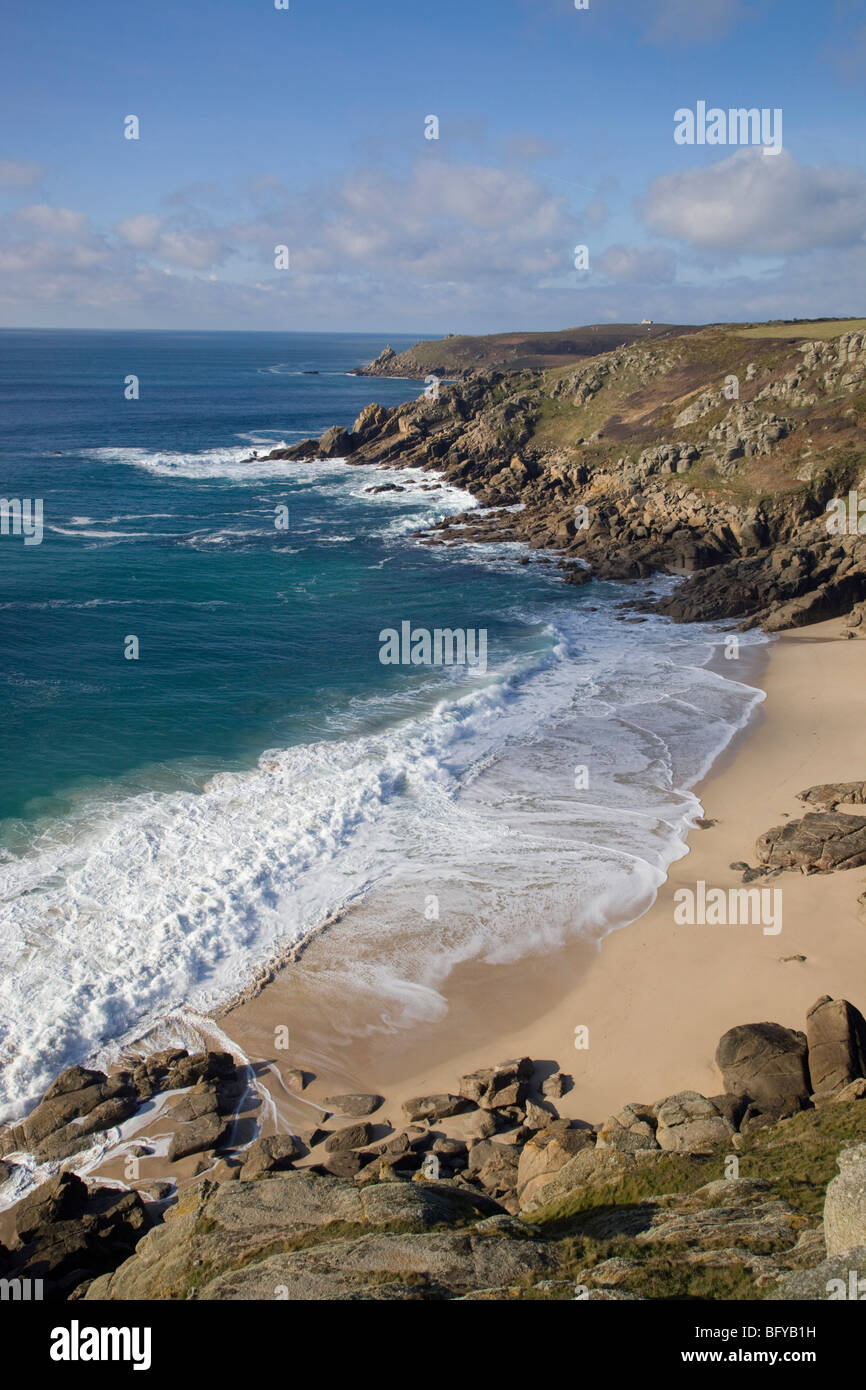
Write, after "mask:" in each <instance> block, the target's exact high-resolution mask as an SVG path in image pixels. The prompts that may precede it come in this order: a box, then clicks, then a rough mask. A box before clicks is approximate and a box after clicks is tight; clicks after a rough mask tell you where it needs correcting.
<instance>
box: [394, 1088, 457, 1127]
mask: <svg viewBox="0 0 866 1390" xmlns="http://www.w3.org/2000/svg"><path fill="white" fill-rule="evenodd" d="M468 1108H469V1107H468V1105H467V1103H466V1101H465V1100H464V1099H463V1097H462V1096H452V1095H449V1094H447V1093H439V1094H436V1095H432V1096H413V1097H412V1098H411V1099H410V1100H406V1101H404V1102H403V1114H404V1115H405V1116H406V1119H407V1120H409V1121H410V1122H411V1123H413V1124H414V1123H416V1122H417V1121H418V1120H445V1119H447V1118H448V1117H449V1115H457V1114H459V1113H460V1111H461V1110H467V1109H468Z"/></svg>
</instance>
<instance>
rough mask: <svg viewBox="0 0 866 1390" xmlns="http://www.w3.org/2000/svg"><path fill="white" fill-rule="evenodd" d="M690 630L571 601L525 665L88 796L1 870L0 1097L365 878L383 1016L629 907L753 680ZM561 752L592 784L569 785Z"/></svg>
mask: <svg viewBox="0 0 866 1390" xmlns="http://www.w3.org/2000/svg"><path fill="white" fill-rule="evenodd" d="M708 651H709V647H708V645H707V638H706V637H705V636H703V635H702V634H700V633H699V632H695V631H692V632H690V633H689V634H688V636H684V635H679V634H677V635H671V630H670V629H669V628H668V627H667V626H666V625H664V624H663V623H662V622H661V620H657V619H656V620H650V622H649V623H647V624H642V625H641V626H640V627H639V628H635V627H632V626H631V625H624V624H617V623H615V622H614V621H613V619H612V616H611V614H610V613H609V612H604V611H602V612H601V613H594V614H589V613H587V612H581V610H580V608H579V606H574V607H572V608H570V609H564V610H563V613H562V615H561V618H558V619H557V627H556V630H555V631H554V630H551V632H550V635H549V640H548V647H547V650H546V653H543V654H541V655H536V657H535V658H533V664H532V665H531V666H530V668H529V669H528V670H524V671H522V672H520V671H519V670H518V668H517V666H516V664H512V666H511V667H510V668H508V669H500V670H498V671H494V670H491V672H490V673H489V675H488V677H487V679H486V683H485V682H483V681H482V680H481V679H480V678H479V677H477V676H476V679H475V682H474V685H471V686H467V685H464V686H463V690H465V691H466V693H461V691H460V689H455V691H454V695H453V697H452V698H448V699H440V700H439V701H438V703H436V704H435V705H431V702H430V699H429V698H428V699H427V700H426V702H425V700H424V698H423V696H422V694H421V693H419V692H418V691H417V690H415V691H413V692H412V693H408V692H407V693H406V694H405V695H401V696H397V697H394V700H393V702H390V703H389V702H387V701H383V700H381V699H380V700H379V701H378V702H377V701H374V702H373V703H372V705H371V710H370V715H371V718H370V721H369V724H370V726H372V724H373V722H374V720H373V715H374V714H375V724H376V726H377V727H381V725H382V720H383V717H387V716H388V715H389V714H390V716H391V721H392V722H391V724H390V726H389V727H387V728H386V729H385V730H384V731H382V732H377V733H374V734H358V732H357V730H358V726H359V719H358V716H359V714H360V713H361V711H359V710H358V709H355V710H354V711H353V712H352V713H353V715H354V717H355V722H354V732H353V733H351V734H348V735H347V736H344V737H335V738H334V739H333V740H332V741H328V742H319V743H315V744H308V745H304V746H300V747H296V748H290V749H285V750H274V751H271V752H268V753H266V754H264V755H263V756H262V757H261V759H260V761H259V764H258V766H257V767H256V768H255V769H254V770H251V771H249V772H245V773H233V774H220V775H219V776H216V777H214V778H213V779H212V780H211V781H210V782H209V783H208V784H207V785H206V787H205V789H204V790H203V791H201V792H199V793H193V792H171V793H165V792H162V793H157V792H148V793H142V794H137V795H134V796H131V797H127V798H126V799H125V800H124V801H123V802H122V803H120V804H118V803H117V802H116V801H109V800H106V801H105V802H103V803H99V802H98V801H95V800H91V801H89V802H87V804H86V806H85V807H83V808H82V809H80V810H79V811H78V813H77V814H76V819H75V820H74V821H67V822H65V823H64V824H63V826H62V827H59V826H58V827H56V828H55V829H53V830H52V831H51V832H44V833H43V834H42V836H41V838H40V839H39V840H38V841H37V842H36V843H35V844H34V845H33V846H32V848H31V849H30V850H28V851H27V852H26V853H24V854H22V855H21V856H20V857H18V858H14V859H10V860H7V861H6V862H5V863H4V864H2V865H0V900H2V931H0V943H2V944H0V977H2V984H0V1059H2V1060H3V1061H4V1062H5V1064H6V1066H5V1078H4V1080H5V1096H4V1097H3V1099H4V1111H3V1113H6V1114H9V1113H14V1112H15V1111H20V1109H21V1107H22V1104H23V1103H24V1102H25V1101H26V1099H27V1098H28V1097H32V1096H34V1095H35V1094H37V1093H38V1091H39V1090H40V1089H41V1088H42V1087H44V1085H45V1084H46V1083H47V1081H48V1080H49V1079H50V1077H51V1076H52V1075H53V1074H54V1073H56V1071H57V1069H58V1068H59V1067H60V1066H62V1065H64V1064H65V1063H68V1062H71V1061H73V1060H82V1059H84V1058H86V1057H88V1056H91V1055H93V1054H94V1052H96V1051H98V1049H99V1048H100V1047H103V1046H105V1045H106V1044H107V1043H108V1042H110V1041H111V1040H118V1039H122V1038H123V1037H124V1036H125V1035H127V1034H129V1033H132V1034H136V1033H138V1032H140V1031H141V1029H142V1028H143V1027H145V1026H147V1025H148V1024H153V1023H155V1022H156V1021H157V1020H158V1019H159V1018H161V1017H162V1016H163V1015H165V1014H166V1013H167V1012H169V1011H171V1010H172V1009H177V1008H178V1007H181V1006H184V1005H187V1006H189V1007H192V1008H194V1009H198V1010H203V1009H206V1008H208V1007H210V1006H212V1005H213V1004H215V1003H216V1002H218V1001H219V1000H222V999H225V998H226V997H228V996H229V995H231V994H232V993H233V992H234V991H235V990H236V989H237V987H238V986H239V984H241V983H242V982H243V981H244V980H245V979H247V978H249V976H250V974H251V972H252V971H253V969H254V968H255V967H256V965H258V964H260V963H262V962H263V961H264V960H266V959H267V958H269V957H270V956H271V955H272V954H273V953H274V952H275V951H277V950H282V949H284V948H285V947H286V946H287V945H289V944H291V943H292V942H298V941H300V940H302V939H303V938H304V937H305V936H306V935H308V934H309V932H310V931H311V930H313V929H315V928H316V927H317V926H318V925H320V924H321V923H322V922H323V921H325V920H326V919H327V918H328V917H329V916H330V915H331V914H333V913H334V912H335V911H336V910H339V909H340V908H342V907H345V906H346V905H348V904H350V903H353V902H359V901H361V900H362V899H364V898H365V897H366V896H367V895H368V894H370V893H371V892H372V891H373V890H376V891H377V897H379V896H382V897H383V899H389V900H390V901H391V902H396V903H398V904H399V910H397V909H395V910H394V912H393V913H392V914H391V915H390V916H389V914H388V913H387V912H385V913H383V914H382V915H381V918H380V931H381V938H382V939H381V942H380V946H381V948H382V950H384V951H385V953H386V954H387V950H388V948H389V944H392V945H393V950H394V958H393V968H392V969H391V971H390V975H389V982H388V990H389V994H390V997H391V999H392V1001H397V1002H396V1003H395V1004H394V1009H395V1010H396V1012H397V1013H400V1012H401V1011H402V1013H404V1014H405V1013H406V1012H407V1011H408V1012H409V1013H411V1012H412V1011H415V1013H416V1014H417V1013H419V1012H420V1013H422V1014H423V1013H424V1011H425V1010H426V1011H427V1012H428V1013H429V1012H430V1011H431V1010H432V1011H435V1009H436V1008H437V1007H438V1006H439V1004H438V1003H437V1000H438V995H437V993H436V990H437V985H438V983H440V982H441V980H442V978H443V976H444V975H445V974H447V972H448V971H449V970H450V969H451V968H452V967H453V966H454V964H456V963H457V961H459V960H464V959H466V958H468V957H469V956H472V955H478V954H483V955H484V956H486V957H487V958H488V959H491V960H506V959H514V958H516V957H517V956H519V955H520V953H521V952H525V951H527V950H532V949H537V948H539V947H541V946H543V945H544V944H547V945H550V944H552V943H553V942H555V941H556V940H561V939H562V937H563V936H564V935H566V934H568V933H580V934H583V935H585V936H588V937H595V936H597V935H598V934H600V933H602V932H604V931H606V930H609V929H611V927H613V926H616V925H618V924H620V923H621V922H622V921H623V919H625V918H628V917H630V916H633V915H635V914H636V913H637V912H639V911H640V910H642V909H643V908H644V907H646V906H648V905H649V903H650V902H651V900H652V897H653V895H654V893H655V892H656V890H657V888H658V886H659V884H660V883H661V881H662V880H663V877H664V874H665V871H666V869H667V866H668V864H669V863H670V861H671V860H672V859H673V858H675V857H677V856H678V855H680V854H682V853H683V851H684V834H685V830H686V828H687V827H688V825H689V824H690V823H692V822H693V820H694V818H695V817H696V816H697V815H698V814H699V804H698V802H697V799H696V798H695V797H694V795H693V794H692V793H691V792H690V791H689V787H690V786H691V785H692V784H693V783H694V782H695V780H696V779H697V778H698V777H699V776H700V775H701V774H702V772H703V771H704V770H705V769H706V767H707V765H708V763H709V761H711V759H712V757H713V756H714V755H715V754H716V753H717V752H718V751H719V750H720V749H721V748H722V747H723V746H724V744H725V743H726V742H727V741H728V740H729V738H730V737H731V735H732V733H733V731H734V730H735V729H736V728H738V727H740V726H741V725H742V724H743V722H744V721H745V720H746V719H747V718H748V715H749V712H750V710H751V709H752V707H753V706H754V704H755V703H756V701H757V700H759V699H760V698H761V695H760V692H757V691H755V690H753V689H751V688H750V687H746V686H743V685H739V684H737V683H736V682H733V681H728V680H725V679H724V678H722V677H721V676H718V675H715V674H714V673H712V672H710V671H708V670H706V669H704V668H703V667H702V666H701V664H700V662H701V661H702V660H704V659H705V658H706V655H707V654H708ZM464 674H465V673H464ZM457 678H458V679H459V676H458V677H457ZM374 707H375V708H374ZM395 721H396V722H395ZM335 732H336V730H335ZM576 764H582V765H586V766H588V767H589V768H590V772H591V777H590V789H588V790H585V791H577V790H575V785H574V768H575V765H576ZM429 893H435V894H436V895H437V896H438V897H439V899H440V900H441V903H442V920H441V921H440V922H437V923H436V925H435V930H431V927H430V924H429V923H427V922H425V920H424V917H423V911H422V905H423V902H424V900H425V897H426V895H427V894H429ZM407 904H411V909H410V908H409V907H407ZM449 904H450V905H451V906H452V908H453V912H452V914H451V916H450V917H449V914H448V907H449ZM380 955H381V952H380ZM439 1003H441V1001H439Z"/></svg>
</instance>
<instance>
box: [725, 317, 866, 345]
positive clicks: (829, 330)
mask: <svg viewBox="0 0 866 1390" xmlns="http://www.w3.org/2000/svg"><path fill="white" fill-rule="evenodd" d="M864 329H866V319H819V320H818V322H817V323H766V324H759V325H757V326H756V327H754V328H740V329H738V330H736V331H737V336H738V337H740V338H805V339H807V340H809V341H811V340H812V339H813V338H823V339H827V338H839V337H841V335H842V334H843V333H862V332H863V330H864Z"/></svg>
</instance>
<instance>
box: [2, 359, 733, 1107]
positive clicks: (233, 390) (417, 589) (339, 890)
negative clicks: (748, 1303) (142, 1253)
mask: <svg viewBox="0 0 866 1390" xmlns="http://www.w3.org/2000/svg"><path fill="white" fill-rule="evenodd" d="M384 341H385V339H384V338H383V337H360V336H356V335H292V334H285V335H281V334H258V333H255V334H254V333H250V334H246V333H238V334H220V333H195V334H182V333H72V332H69V333H62V332H58V333H48V332H4V333H2V334H0V362H2V369H0V406H2V414H0V419H2V431H0V479H2V495H3V496H5V497H7V498H22V499H26V498H31V499H37V498H38V499H42V505H43V510H44V536H43V539H42V542H41V544H39V545H31V546H27V545H25V544H24V541H23V538H22V537H20V536H15V535H4V536H0V577H2V578H0V640H2V653H3V661H2V673H0V688H2V695H3V718H2V721H0V752H2V764H3V769H4V777H3V779H2V781H0V889H2V917H0V1062H2V1063H3V1064H4V1069H5V1082H6V1085H5V1092H6V1093H5V1096H4V1097H3V1099H4V1102H5V1105H6V1107H7V1109H12V1110H15V1109H20V1107H21V1106H22V1105H23V1104H24V1103H26V1101H27V1100H28V1098H30V1097H32V1095H33V1094H34V1093H35V1091H36V1090H37V1089H38V1088H39V1086H41V1085H44V1083H45V1082H46V1081H47V1080H48V1079H49V1077H50V1076H51V1075H53V1074H54V1073H55V1072H56V1071H57V1070H58V1068H59V1067H60V1066H62V1065H64V1064H67V1063H68V1062H70V1061H72V1060H83V1059H85V1058H86V1057H88V1056H91V1055H92V1054H93V1053H94V1051H95V1050H97V1049H99V1048H101V1047H104V1046H106V1045H107V1044H110V1043H111V1042H112V1041H116V1040H119V1039H122V1038H123V1037H124V1036H126V1035H128V1034H129V1033H130V1032H134V1030H136V1029H138V1028H141V1027H142V1026H144V1024H145V1023H147V1022H148V1021H150V1020H153V1019H154V1018H158V1017H159V1016H161V1014H162V1013H163V1012H164V1011H166V1010H168V1009H171V1008H176V1007H178V1006H180V1005H183V1004H185V1003H194V1004H195V1005H196V1007H206V1006H208V1005H209V1004H212V1003H214V1002H216V1001H218V1000H220V999H224V998H225V997H227V995H228V994H230V993H231V992H232V991H234V990H236V989H237V988H239V987H240V986H242V985H243V983H244V982H245V980H246V979H247V978H248V977H249V974H250V972H251V971H252V970H253V969H254V968H255V967H256V966H257V965H259V964H261V962H262V961H263V960H264V959H267V958H268V956H269V955H272V954H273V953H274V952H275V951H279V950H281V949H283V948H284V947H285V946H286V945H287V944H290V943H292V942H295V941H298V940H300V939H302V938H303V937H304V936H305V935H306V934H307V933H308V932H309V931H311V930H312V929H314V928H315V927H316V926H317V925H318V924H320V923H321V922H322V921H323V920H325V918H326V917H327V916H328V915H329V914H330V913H332V912H333V911H334V910H336V909H337V908H340V907H343V906H345V905H346V904H348V903H351V902H356V901H359V900H360V899H361V898H363V897H365V896H367V895H369V894H370V893H373V892H376V891H381V890H383V889H384V888H387V889H388V890H389V893H390V895H391V900H392V901H393V900H394V895H395V894H396V897H397V900H398V901H401V902H402V901H404V900H405V902H406V903H409V902H410V901H411V904H412V908H411V911H412V912H416V911H417V904H418V902H423V901H424V900H426V898H427V897H428V896H429V894H430V893H434V892H435V894H436V895H437V900H438V899H440V898H441V900H442V901H443V903H444V904H446V905H447V904H448V903H449V902H451V903H452V904H453V905H454V912H453V916H452V919H451V923H450V925H448V923H447V921H446V920H445V918H447V913H446V914H445V917H444V918H443V919H442V926H441V927H438V928H435V929H431V928H430V925H429V922H426V921H425V919H424V918H423V915H419V941H420V940H422V939H423V950H422V949H421V947H420V946H419V954H418V956H417V958H414V959H413V961H412V962H410V963H407V961H406V960H405V952H404V960H403V963H402V965H400V966H397V965H396V964H395V975H396V974H399V973H400V971H401V970H402V971H403V973H404V975H405V974H406V973H407V972H409V974H412V972H414V975H413V978H416V977H417V978H418V979H421V978H423V979H424V980H425V981H426V983H427V984H428V985H431V984H432V985H433V986H435V982H436V981H437V980H438V981H441V979H442V978H443V977H444V975H445V974H447V971H448V969H449V968H451V966H453V964H454V963H455V962H456V961H457V960H458V959H465V958H466V957H467V956H468V955H472V954H478V953H487V954H488V955H491V956H496V955H497V953H498V954H499V956H500V957H501V956H502V955H503V954H508V953H509V952H510V953H512V954H513V953H514V952H517V953H519V952H520V951H521V950H522V949H529V948H531V947H532V946H533V944H537V942H536V938H535V936H534V935H533V933H534V932H535V930H536V928H535V926H534V925H533V923H534V922H536V921H541V922H543V924H544V930H545V931H546V932H548V933H549V934H551V935H552V938H553V937H556V936H557V934H558V936H559V937H560V938H561V937H562V936H563V935H564V934H568V933H569V932H586V933H590V932H597V931H599V930H602V929H608V928H609V927H610V926H613V925H616V924H618V922H620V921H621V920H623V917H624V916H627V915H629V914H631V915H634V912H635V911H637V910H640V909H641V908H642V907H643V906H646V905H647V903H648V902H649V901H650V900H651V897H652V894H653V893H654V891H655V889H656V888H657V886H658V883H659V882H660V881H661V879H662V877H663V875H664V870H665V868H666V867H667V864H668V863H669V862H670V860H671V858H673V857H674V856H675V855H677V854H679V853H682V848H683V836H684V833H685V829H686V827H687V826H688V824H689V822H690V819H693V818H694V816H695V815H696V814H697V813H698V809H697V801H696V799H695V798H694V796H693V795H692V794H691V793H690V791H689V787H690V786H691V785H692V784H693V783H694V781H695V780H696V779H697V778H698V777H699V776H700V775H701V774H702V773H703V771H705V769H706V767H707V766H708V765H709V762H710V761H711V760H712V758H713V756H714V755H715V754H716V753H717V752H718V751H719V749H720V748H721V747H723V746H724V744H725V743H726V742H727V741H728V739H729V738H730V736H731V734H732V732H733V731H734V730H735V729H736V728H738V727H739V726H740V725H741V724H742V723H743V722H744V720H745V719H746V718H747V717H748V714H749V711H750V710H751V708H752V706H753V704H754V702H755V700H756V699H757V698H758V695H757V693H756V692H754V691H752V690H749V689H747V688H746V687H743V686H741V685H739V684H737V683H736V682H732V681H726V680H724V679H722V678H721V677H719V676H716V675H713V674H711V673H710V672H707V671H706V670H705V668H704V663H705V662H706V660H707V658H708V656H709V655H710V652H711V650H712V645H711V644H712V641H713V636H712V634H710V633H708V632H705V631H701V630H697V629H690V630H682V629H680V630H676V631H674V630H672V629H670V628H669V627H667V626H666V625H665V624H664V623H663V622H661V620H657V619H651V620H649V621H648V622H646V623H644V624H640V625H625V624H622V623H619V622H617V621H616V617H615V612H614V609H613V603H614V601H616V600H619V599H621V598H622V596H623V591H622V589H621V588H620V587H619V586H615V585H596V584H593V585H591V586H586V587H584V588H581V589H573V588H566V587H565V586H563V585H562V584H561V583H560V582H559V580H558V578H557V575H556V571H555V568H554V567H553V566H551V565H550V564H548V563H546V562H545V560H544V557H540V556H533V557H532V560H533V562H532V563H531V564H530V565H529V566H525V567H521V566H518V565H517V564H516V563H515V561H516V559H517V558H518V556H519V554H520V550H521V548H520V547H514V546H511V547H509V546H499V547H479V546H472V545H458V546H456V547H455V548H453V549H443V548H441V547H427V546H424V545H422V544H419V543H418V541H417V540H416V539H415V538H414V535H413V533H414V532H416V531H417V530H418V528H419V527H421V526H423V525H425V524H427V523H428V522H430V521H431V520H433V519H435V518H437V517H441V516H444V515H447V514H451V513H453V512H455V511H460V510H463V509H466V508H469V507H471V506H472V505H473V503H472V499H471V498H469V497H468V496H467V495H466V494H463V493H459V492H457V491H456V490H455V489H452V488H450V487H448V486H446V485H443V484H442V483H440V482H439V481H438V480H437V478H436V477H435V475H431V474H420V473H416V472H411V471H408V470H403V471H399V472H392V471H388V472H387V473H386V474H384V475H383V474H382V473H380V472H378V471H377V470H376V469H375V468H374V467H373V466H365V467H361V468H357V467H352V466H347V465H345V464H343V463H341V462H338V461H330V462H327V461H320V462H314V463H308V464H301V465H298V464H287V463H266V462H264V461H262V460H261V459H254V458H252V457H251V455H252V454H253V451H256V452H257V453H258V454H263V453H265V452H267V450H268V449H270V448H272V447H274V446H275V445H278V444H280V443H292V442H293V441H295V440H296V439H298V438H301V437H303V436H307V435H312V436H316V435H318V434H320V433H321V432H322V430H323V429H324V428H326V427H327V426H328V425H330V424H340V425H345V426H350V425H351V424H352V422H353V420H354V419H355V418H356V416H357V415H358V413H359V412H360V410H361V409H362V408H363V407H364V405H366V404H367V403H368V402H369V401H370V400H371V399H376V400H378V401H380V402H381V403H383V404H385V405H394V404H397V403H398V402H399V401H402V400H404V399H407V398H410V397H412V396H414V395H416V394H418V392H419V391H420V390H421V389H422V387H421V386H420V385H419V383H415V382H409V381H392V380H377V381H369V380H365V379H363V378H353V377H351V376H349V375H347V373H348V372H349V370H350V369H351V368H352V367H353V366H356V365H358V364H359V363H360V362H362V361H365V360H367V359H369V358H370V357H371V356H373V355H375V353H377V352H378V351H380V350H381V348H382V346H383V345H384ZM390 341H391V342H392V343H393V346H394V347H395V348H396V349H397V350H399V349H400V348H401V347H402V346H405V345H407V344H408V342H409V341H411V340H409V339H406V340H401V339H399V338H397V337H391V338H390ZM131 373H132V374H135V375H136V376H137V377H138V378H139V381H140V399H138V400H132V401H129V400H126V399H125V398H124V380H125V378H126V377H127V376H128V375H129V374H131ZM383 481H388V482H396V483H397V484H398V486H400V487H401V488H403V489H404V490H403V491H401V492H387V493H381V494H374V493H372V492H371V491H369V489H371V488H372V487H374V486H376V485H378V484H381V483H382V482H383ZM281 508H288V528H287V529H285V530H281V529H278V528H277V526H276V524H275V521H276V519H277V517H278V515H280V513H279V509H281ZM404 621H409V622H411V623H412V625H413V627H416V628H417V627H423V628H428V629H431V630H432V629H435V628H452V629H454V628H457V629H460V628H469V629H473V630H475V631H478V630H480V629H483V630H484V631H485V632H486V634H487V651H488V668H487V670H486V671H481V670H477V669H476V670H472V669H469V668H466V667H452V668H444V667H429V666H427V667H413V666H390V665H383V664H382V662H381V661H380V660H379V647H380V642H379V634H380V632H381V631H382V630H383V629H385V628H391V627H393V628H399V627H400V624H401V623H402V622H404ZM130 638H136V639H137V642H138V652H139V655H138V658H137V659H133V660H129V659H127V658H126V656H125V651H126V650H128V649H129V639H130ZM576 764H581V765H586V766H588V767H589V768H590V771H591V778H590V786H589V788H586V787H583V788H581V787H579V786H578V785H577V781H578V779H577V778H576V776H575V765H576ZM401 893H402V894H404V895H405V899H404V898H401V896H400V895H401ZM530 893H532V894H534V895H535V897H534V898H533V902H537V903H538V904H539V909H538V915H537V919H536V918H535V917H534V918H533V920H532V921H529V920H528V918H527V913H526V903H527V901H528V896H527V895H528V894H530ZM458 903H459V905H460V906H459V911H458V906H457V904H458ZM402 915H403V916H404V917H405V913H403V914H402ZM458 916H459V917H460V921H461V922H462V923H463V925H461V926H460V927H458V926H457V925H456V923H457V919H458ZM383 929H384V928H383Z"/></svg>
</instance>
